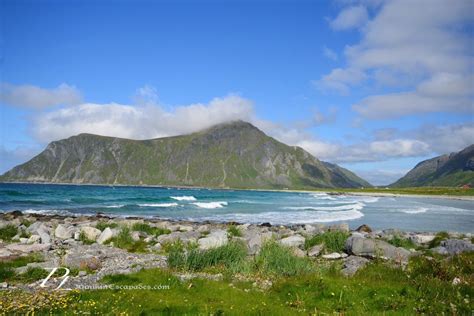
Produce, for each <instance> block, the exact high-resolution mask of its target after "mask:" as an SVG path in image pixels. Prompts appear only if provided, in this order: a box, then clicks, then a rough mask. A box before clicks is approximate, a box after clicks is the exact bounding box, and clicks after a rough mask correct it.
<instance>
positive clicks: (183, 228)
mask: <svg viewBox="0 0 474 316" xmlns="http://www.w3.org/2000/svg"><path fill="white" fill-rule="evenodd" d="M178 230H179V231H182V232H190V231H193V230H194V228H193V226H190V225H179V228H178Z"/></svg>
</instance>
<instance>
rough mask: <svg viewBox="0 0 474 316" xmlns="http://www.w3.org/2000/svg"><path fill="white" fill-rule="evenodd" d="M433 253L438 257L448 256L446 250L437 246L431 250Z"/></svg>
mask: <svg viewBox="0 0 474 316" xmlns="http://www.w3.org/2000/svg"><path fill="white" fill-rule="evenodd" d="M431 251H433V252H434V253H437V254H440V255H448V254H449V253H448V250H446V248H444V247H441V246H438V247H436V248H433V249H431Z"/></svg>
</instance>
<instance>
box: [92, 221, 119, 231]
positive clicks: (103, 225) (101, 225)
mask: <svg viewBox="0 0 474 316" xmlns="http://www.w3.org/2000/svg"><path fill="white" fill-rule="evenodd" d="M107 227H108V228H110V229H112V228H117V227H118V224H117V223H107V222H104V221H100V222H98V223H97V225H95V228H97V229H98V230H101V231H103V230H104V229H106V228H107Z"/></svg>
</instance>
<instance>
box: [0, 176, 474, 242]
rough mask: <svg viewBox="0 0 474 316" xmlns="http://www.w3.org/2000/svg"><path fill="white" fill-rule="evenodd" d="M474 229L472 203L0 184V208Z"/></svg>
mask: <svg viewBox="0 0 474 316" xmlns="http://www.w3.org/2000/svg"><path fill="white" fill-rule="evenodd" d="M13 210H20V211H22V212H24V213H38V214H60V215H96V214H98V213H101V214H104V215H108V216H112V217H137V216H138V217H145V218H161V219H173V220H178V219H180V220H190V221H199V222H202V221H212V222H229V221H233V222H240V223H256V224H261V223H271V224H272V225H292V224H313V223H324V224H328V225H331V224H337V223H343V222H344V223H348V224H349V226H350V227H351V228H356V227H358V226H359V225H362V224H367V225H369V226H371V227H372V228H373V229H388V228H394V229H399V230H404V231H419V232H423V231H427V232H430V231H431V232H434V231H443V230H444V231H451V232H460V233H473V232H474V201H472V200H470V201H469V200H457V199H442V198H434V197H433V198H431V197H429V198H427V197H379V196H377V197H375V196H355V195H331V194H327V193H323V192H314V193H307V192H276V191H252V190H227V189H226V190H219V189H204V188H171V187H136V186H100V185H60V184H10V183H0V212H10V211H13Z"/></svg>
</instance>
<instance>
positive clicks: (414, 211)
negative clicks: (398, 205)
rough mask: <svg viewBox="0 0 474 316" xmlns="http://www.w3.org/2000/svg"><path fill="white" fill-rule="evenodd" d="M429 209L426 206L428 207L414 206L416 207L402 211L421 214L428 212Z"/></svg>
mask: <svg viewBox="0 0 474 316" xmlns="http://www.w3.org/2000/svg"><path fill="white" fill-rule="evenodd" d="M427 210H428V208H426V207H417V208H414V209H403V210H401V211H402V212H403V213H407V214H420V213H426V211H427Z"/></svg>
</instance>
